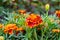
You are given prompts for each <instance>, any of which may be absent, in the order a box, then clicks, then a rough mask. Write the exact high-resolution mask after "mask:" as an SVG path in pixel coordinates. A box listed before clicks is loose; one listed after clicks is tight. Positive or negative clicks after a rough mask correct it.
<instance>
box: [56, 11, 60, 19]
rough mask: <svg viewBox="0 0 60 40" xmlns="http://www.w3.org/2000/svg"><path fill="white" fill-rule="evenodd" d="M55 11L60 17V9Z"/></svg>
mask: <svg viewBox="0 0 60 40" xmlns="http://www.w3.org/2000/svg"><path fill="white" fill-rule="evenodd" d="M55 13H56V15H57V17H58V18H60V10H56V12H55Z"/></svg>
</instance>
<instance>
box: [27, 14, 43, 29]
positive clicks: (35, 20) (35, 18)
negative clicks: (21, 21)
mask: <svg viewBox="0 0 60 40" xmlns="http://www.w3.org/2000/svg"><path fill="white" fill-rule="evenodd" d="M40 23H42V19H41V16H39V15H35V14H30V15H29V16H28V17H27V19H26V24H27V25H28V26H29V27H30V28H33V27H35V26H37V25H39V24H40Z"/></svg>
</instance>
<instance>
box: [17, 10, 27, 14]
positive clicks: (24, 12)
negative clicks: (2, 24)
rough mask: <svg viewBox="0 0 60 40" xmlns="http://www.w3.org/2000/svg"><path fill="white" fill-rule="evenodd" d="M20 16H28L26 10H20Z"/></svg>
mask: <svg viewBox="0 0 60 40" xmlns="http://www.w3.org/2000/svg"><path fill="white" fill-rule="evenodd" d="M18 12H19V13H20V14H26V10H18Z"/></svg>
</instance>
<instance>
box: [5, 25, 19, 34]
mask: <svg viewBox="0 0 60 40" xmlns="http://www.w3.org/2000/svg"><path fill="white" fill-rule="evenodd" d="M17 28H18V27H17V26H16V24H8V25H6V27H5V28H4V33H8V34H12V33H13V31H14V30H15V31H16V30H17Z"/></svg>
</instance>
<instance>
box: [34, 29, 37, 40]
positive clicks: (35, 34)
mask: <svg viewBox="0 0 60 40" xmlns="http://www.w3.org/2000/svg"><path fill="white" fill-rule="evenodd" d="M34 36H35V39H36V40H38V38H37V33H36V28H35V29H34Z"/></svg>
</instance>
